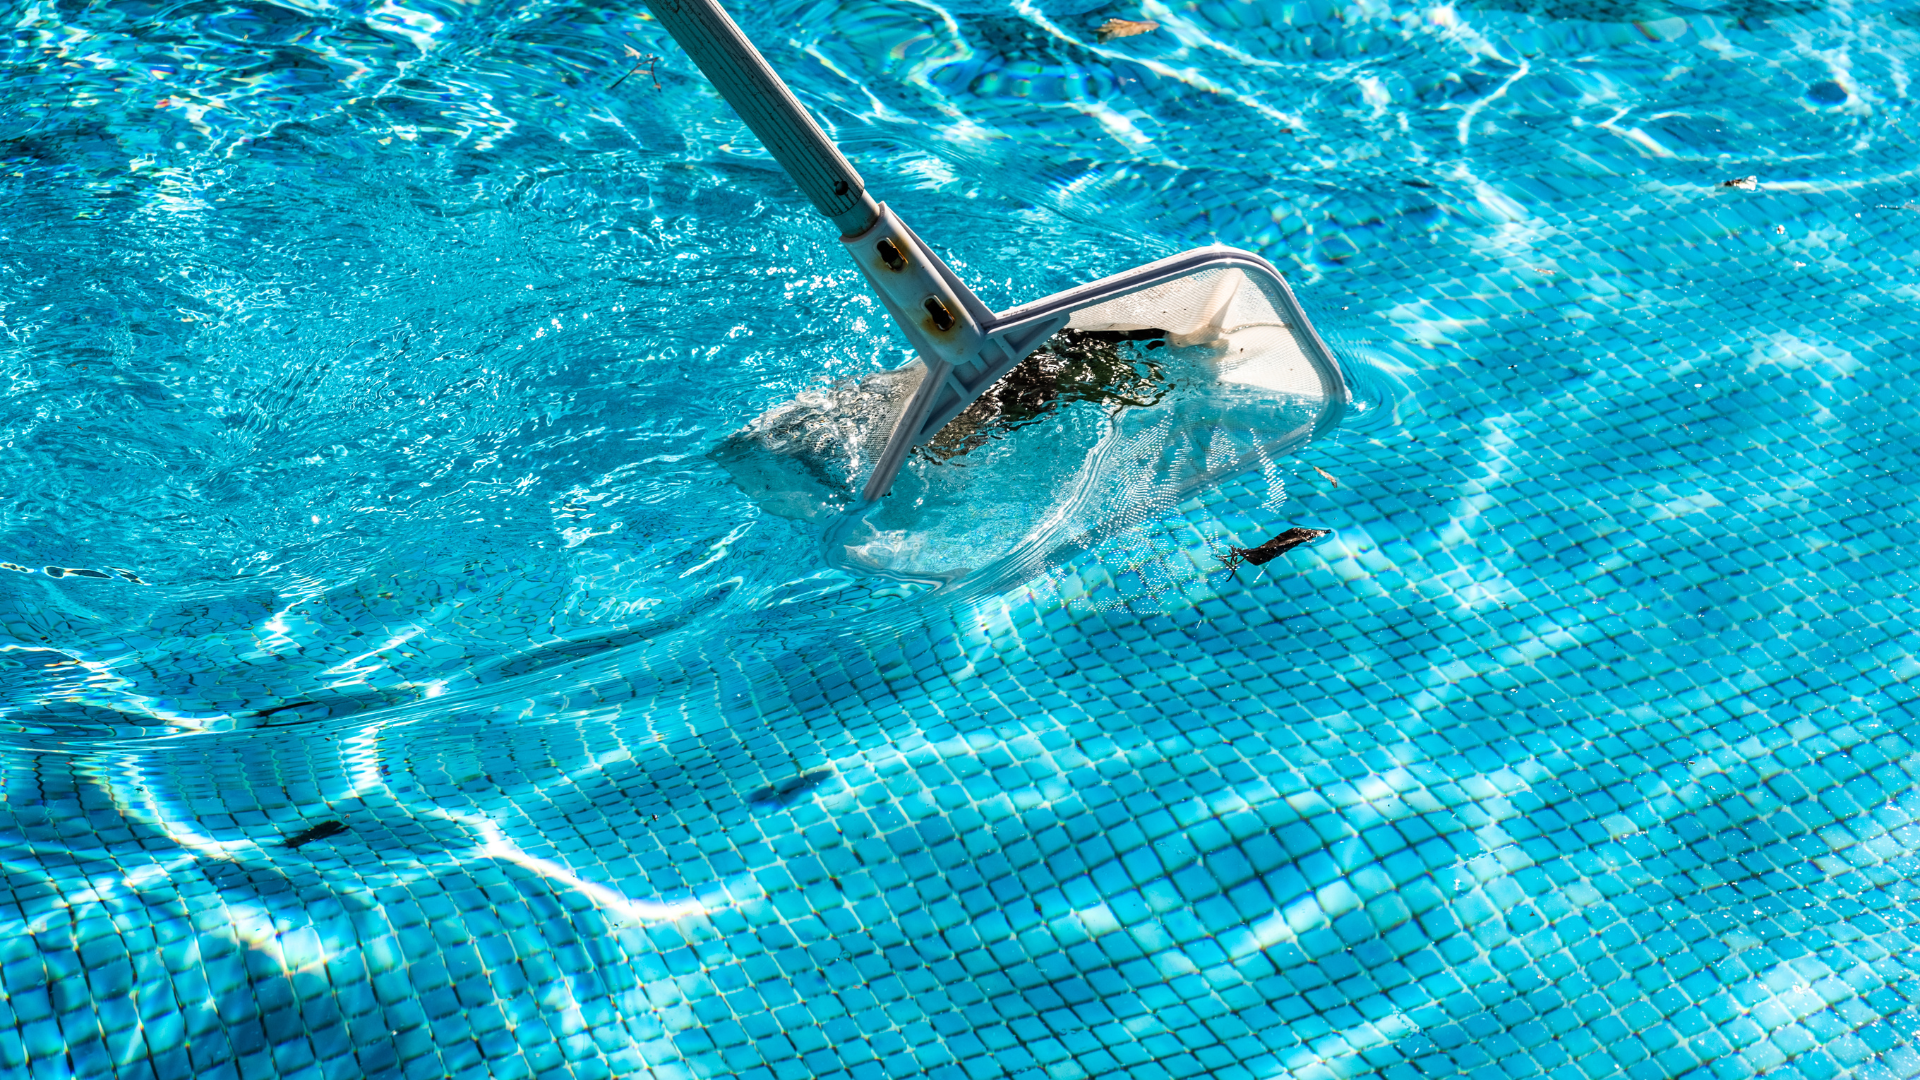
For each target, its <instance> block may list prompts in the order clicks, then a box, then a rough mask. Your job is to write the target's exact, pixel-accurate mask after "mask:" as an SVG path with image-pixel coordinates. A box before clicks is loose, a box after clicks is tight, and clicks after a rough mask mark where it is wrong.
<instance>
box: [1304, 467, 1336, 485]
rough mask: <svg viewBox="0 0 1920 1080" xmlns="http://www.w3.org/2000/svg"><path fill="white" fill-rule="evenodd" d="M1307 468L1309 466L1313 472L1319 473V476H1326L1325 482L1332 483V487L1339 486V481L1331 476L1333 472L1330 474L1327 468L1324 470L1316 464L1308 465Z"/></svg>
mask: <svg viewBox="0 0 1920 1080" xmlns="http://www.w3.org/2000/svg"><path fill="white" fill-rule="evenodd" d="M1309 468H1311V469H1312V470H1313V471H1314V472H1317V473H1319V474H1320V475H1321V476H1324V477H1326V478H1327V483H1329V484H1332V485H1333V486H1334V487H1339V486H1340V481H1338V480H1335V479H1334V478H1333V474H1332V473H1330V472H1328V471H1327V470H1325V469H1323V468H1321V467H1320V466H1318V465H1312V466H1309Z"/></svg>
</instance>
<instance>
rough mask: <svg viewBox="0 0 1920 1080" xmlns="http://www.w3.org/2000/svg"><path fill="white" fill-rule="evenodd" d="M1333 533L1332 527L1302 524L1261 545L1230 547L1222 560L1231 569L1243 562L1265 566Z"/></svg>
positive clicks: (1237, 567)
mask: <svg viewBox="0 0 1920 1080" xmlns="http://www.w3.org/2000/svg"><path fill="white" fill-rule="evenodd" d="M1332 535H1333V530H1332V529H1308V528H1305V527H1302V526H1295V527H1293V528H1291V529H1288V530H1287V531H1286V532H1283V533H1281V534H1280V535H1279V536H1276V537H1274V538H1273V539H1271V540H1268V541H1267V542H1266V543H1264V544H1261V545H1260V546H1259V547H1250V548H1243V547H1231V548H1228V549H1227V554H1225V555H1222V556H1221V557H1220V561H1221V562H1222V563H1223V564H1225V565H1226V568H1227V569H1229V570H1237V569H1239V567H1240V564H1241V563H1243V562H1246V563H1252V564H1253V565H1255V566H1264V565H1266V564H1267V563H1270V562H1272V561H1273V560H1275V559H1277V558H1279V557H1280V556H1281V555H1284V554H1285V553H1287V552H1289V551H1292V550H1293V549H1294V548H1297V547H1299V546H1300V545H1302V544H1312V543H1316V542H1318V541H1319V540H1320V539H1321V538H1323V537H1327V536H1332Z"/></svg>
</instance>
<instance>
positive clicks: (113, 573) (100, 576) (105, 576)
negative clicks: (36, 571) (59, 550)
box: [0, 562, 146, 585]
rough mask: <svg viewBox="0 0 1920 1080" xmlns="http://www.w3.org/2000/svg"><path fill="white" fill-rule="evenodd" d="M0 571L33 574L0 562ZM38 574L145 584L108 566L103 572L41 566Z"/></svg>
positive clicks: (26, 568)
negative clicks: (116, 579)
mask: <svg viewBox="0 0 1920 1080" xmlns="http://www.w3.org/2000/svg"><path fill="white" fill-rule="evenodd" d="M0 570H11V571H13V572H14V573H16V574H31V573H33V567H31V566H21V565H20V564H19V563H15V562H0ZM40 572H41V573H43V574H45V575H47V576H48V577H50V578H68V577H75V578H92V579H94V580H96V581H112V580H113V579H114V578H119V579H121V580H123V581H131V582H133V583H134V584H135V585H145V584H146V582H145V581H142V580H140V575H139V574H136V573H134V572H133V571H131V570H122V569H120V568H119V567H116V566H109V567H107V568H106V569H105V570H94V569H90V568H88V567H85V566H43V567H41V568H40Z"/></svg>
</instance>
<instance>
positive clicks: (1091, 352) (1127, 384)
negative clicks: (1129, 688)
mask: <svg viewBox="0 0 1920 1080" xmlns="http://www.w3.org/2000/svg"><path fill="white" fill-rule="evenodd" d="M1284 310H1285V308H1284V305H1283V304H1281V302H1280V300H1279V298H1278V297H1277V296H1276V295H1275V287H1274V286H1273V285H1272V284H1270V283H1267V282H1262V281H1258V280H1256V279H1254V278H1252V277H1250V276H1249V275H1247V274H1245V273H1243V272H1242V271H1240V270H1238V269H1234V268H1218V267H1216V268H1208V269H1203V270H1200V271H1198V272H1195V273H1193V274H1189V275H1187V276H1185V277H1181V278H1178V279H1175V280H1173V281H1170V282H1165V283H1163V284H1161V285H1158V286H1155V287H1153V288H1150V289H1145V290H1142V291H1139V292H1136V293H1133V294H1130V295H1126V296H1122V297H1119V298H1116V299H1112V300H1108V301H1105V302H1103V303H1100V304H1097V305H1094V306H1091V307H1088V308H1085V309H1082V310H1080V311H1078V312H1075V313H1074V315H1073V317H1072V320H1071V323H1070V324H1069V328H1068V329H1065V330H1062V331H1061V332H1060V333H1058V334H1056V335H1055V336H1054V337H1053V338H1052V339H1051V340H1049V341H1048V342H1047V343H1046V344H1045V345H1044V346H1043V347H1041V348H1040V349H1038V350H1036V351H1035V352H1034V353H1033V354H1032V355H1030V356H1028V357H1027V358H1026V359H1025V360H1024V361H1022V362H1021V363H1020V364H1019V365H1018V366H1016V367H1015V368H1014V369H1013V370H1012V371H1010V372H1008V374H1007V375H1006V376H1004V377H1003V378H1002V379H1000V381H999V382H998V383H997V384H995V385H994V386H993V387H992V389H990V390H989V391H987V392H986V393H985V394H983V395H982V396H981V397H980V398H979V399H977V400H976V401H974V402H973V403H972V405H970V406H969V407H968V408H967V409H966V410H965V411H963V412H962V413H961V414H960V415H959V416H957V417H955V418H954V420H952V421H951V422H949V423H948V424H947V425H946V426H945V427H944V428H943V429H942V430H941V431H940V432H939V433H938V434H937V435H936V436H935V437H934V438H932V439H931V440H929V441H928V442H927V443H926V444H925V445H923V446H921V447H918V448H917V449H916V451H915V453H914V454H913V456H912V457H911V459H910V460H909V462H908V464H907V466H906V467H905V468H904V469H903V470H902V471H901V473H900V475H899V477H898V478H897V479H896V480H895V481H894V485H893V490H892V492H891V494H889V495H888V496H887V497H885V498H883V499H881V500H880V501H879V502H878V504H877V505H874V506H871V507H856V506H855V497H854V493H855V492H856V490H857V484H858V481H859V478H860V476H861V475H862V473H863V471H864V470H865V469H866V468H867V467H868V465H869V463H870V462H871V461H872V460H873V459H874V457H876V456H877V455H878V453H879V451H880V449H881V448H882V447H883V446H884V444H885V437H886V433H887V432H889V431H890V430H891V427H892V424H893V422H894V421H895V420H897V418H898V416H899V415H900V412H901V410H902V409H903V408H904V406H905V403H906V400H907V398H908V397H909V396H911V394H912V392H913V390H914V389H915V388H916V387H917V386H918V384H919V381H920V379H922V378H924V376H925V370H926V369H925V368H924V367H923V366H922V365H920V364H919V363H917V362H916V363H914V364H910V365H908V366H906V367H904V368H901V369H898V370H896V371H891V372H885V373H882V374H879V375H876V376H873V377H871V378H869V379H867V380H865V381H863V382H861V383H860V384H858V385H855V386H843V387H838V388H835V389H833V390H831V391H827V392H821V393H814V394H809V395H804V396H802V397H801V398H798V399H796V400H795V401H793V402H791V403H788V404H786V405H783V406H781V407H779V408H776V409H774V410H771V411H769V412H768V413H767V414H765V415H763V416H762V417H760V418H759V419H757V420H756V421H754V423H753V424H751V425H749V426H748V427H747V428H745V429H743V430H741V431H739V432H736V433H735V434H733V435H732V436H730V437H728V439H726V440H725V441H724V442H723V443H722V444H721V446H720V447H719V448H717V449H716V450H715V451H714V453H713V456H714V458H715V459H716V460H718V461H719V462H720V463H721V464H723V465H724V466H725V467H726V468H727V469H728V470H729V471H730V472H731V473H732V475H733V477H734V479H735V482H736V483H738V484H739V485H740V487H741V488H742V490H744V491H746V492H747V493H748V494H750V495H751V496H752V497H753V498H754V499H755V500H756V501H757V502H758V503H759V504H760V505H761V507H762V508H763V509H765V510H766V511H768V512H769V513H773V514H778V515H781V516H784V517H790V518H795V519H799V520H804V521H809V522H814V523H818V524H821V525H823V526H826V531H827V557H828V560H829V561H830V562H832V563H834V564H835V565H838V566H840V567H841V568H843V569H847V570H852V571H854V572H858V573H865V574H878V575H882V576H891V577H899V578H904V579H914V580H922V581H955V580H958V579H960V578H963V577H966V576H968V575H970V574H976V573H981V572H987V573H988V576H990V577H992V578H994V579H996V580H998V579H1002V578H1006V579H1012V578H1019V577H1024V576H1027V575H1029V574H1031V572H1033V571H1034V570H1036V569H1038V568H1039V567H1041V566H1043V565H1045V564H1047V563H1048V562H1050V561H1053V560H1056V559H1057V558H1058V557H1060V555H1061V554H1062V553H1063V552H1065V551H1069V550H1083V549H1086V548H1088V547H1091V546H1093V545H1096V544H1101V543H1104V542H1108V541H1110V540H1112V539H1114V538H1116V537H1124V536H1127V535H1129V534H1130V533H1132V532H1134V531H1137V530H1138V527H1139V526H1141V525H1143V524H1145V523H1147V522H1150V521H1154V520H1157V519H1159V518H1162V517H1164V516H1166V515H1167V514H1169V513H1171V512H1172V511H1173V510H1174V509H1175V508H1176V507H1177V506H1178V505H1179V504H1180V502H1181V501H1182V499H1184V498H1186V497H1187V496H1188V495H1189V494H1190V493H1191V492H1193V491H1194V490H1195V489H1197V488H1199V487H1201V486H1203V485H1204V484H1206V483H1207V481H1208V480H1209V478H1213V479H1216V480H1217V479H1218V478H1221V477H1224V476H1228V475H1232V474H1234V473H1236V472H1241V471H1244V470H1246V469H1248V468H1249V467H1252V466H1255V465H1258V466H1260V467H1262V468H1263V469H1264V470H1266V471H1267V472H1269V473H1270V472H1271V465H1272V462H1273V461H1274V460H1275V459H1276V458H1277V457H1278V456H1279V455H1282V454H1284V453H1286V452H1287V451H1288V450H1289V449H1291V448H1292V447H1294V446H1297V445H1298V444H1300V443H1301V442H1304V441H1305V440H1306V439H1308V438H1309V437H1311V436H1312V434H1313V432H1314V431H1315V430H1316V429H1317V428H1318V427H1319V425H1320V424H1321V422H1322V421H1323V419H1324V418H1325V417H1326V415H1327V413H1328V410H1329V409H1330V408H1333V407H1336V405H1335V403H1334V402H1332V401H1330V400H1329V398H1328V396H1327V394H1326V389H1325V383H1324V381H1323V379H1322V377H1321V375H1320V374H1319V372H1318V371H1317V370H1316V369H1315V367H1314V365H1313V364H1312V362H1311V361H1310V360H1309V359H1308V354H1307V352H1306V349H1305V347H1304V345H1303V342H1302V340H1301V335H1302V333H1303V332H1304V331H1303V328H1301V327H1297V326H1294V325H1290V324H1289V322H1288V321H1287V320H1286V319H1285V318H1284V317H1283V315H1282V312H1283V311H1284ZM1276 498H1284V495H1283V494H1280V493H1276V494H1275V495H1273V496H1270V497H1269V501H1273V500H1274V499H1276ZM850 511H851V512H850ZM1191 547H1192V545H1191V544H1189V545H1186V547H1184V548H1182V549H1181V550H1183V551H1184V550H1187V548H1191ZM1207 547H1208V545H1206V544H1202V545H1201V549H1203V550H1205V549H1207ZM1204 562H1206V560H1195V559H1193V558H1191V557H1186V558H1181V557H1173V558H1171V561H1170V559H1169V556H1168V555H1167V554H1166V553H1160V554H1157V555H1155V556H1153V557H1152V558H1150V559H1149V560H1148V564H1149V565H1147V566H1146V568H1145V569H1143V571H1142V573H1143V574H1146V575H1147V576H1148V577H1149V578H1151V579H1152V580H1153V581H1154V582H1156V583H1162V585H1163V586H1164V587H1171V584H1170V583H1173V582H1177V581H1181V580H1185V579H1187V578H1190V577H1192V576H1193V574H1194V573H1198V572H1202V571H1203V570H1204V569H1207V568H1212V569H1217V568H1218V563H1217V560H1215V561H1213V562H1212V564H1211V566H1210V567H1208V566H1203V565H1202V564H1203V563H1204ZM990 568H991V569H990ZM1143 580H1145V579H1143ZM1136 591H1137V592H1142V594H1145V593H1151V592H1152V591H1153V590H1152V589H1145V590H1143V591H1142V590H1136Z"/></svg>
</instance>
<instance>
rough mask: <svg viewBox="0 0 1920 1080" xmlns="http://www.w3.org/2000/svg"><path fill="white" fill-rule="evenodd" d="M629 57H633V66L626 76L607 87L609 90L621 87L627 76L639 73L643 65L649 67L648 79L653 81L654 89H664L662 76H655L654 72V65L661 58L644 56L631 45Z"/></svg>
mask: <svg viewBox="0 0 1920 1080" xmlns="http://www.w3.org/2000/svg"><path fill="white" fill-rule="evenodd" d="M627 55H628V56H631V57H633V66H632V67H630V68H628V69H627V74H626V75H622V76H620V77H619V78H617V79H615V80H613V82H611V83H609V84H608V85H607V89H609V90H611V89H613V88H614V87H616V86H619V85H620V84H621V83H623V82H626V81H627V75H632V74H633V73H634V72H636V71H639V70H640V65H641V64H645V65H647V75H648V77H650V78H651V79H653V88H654V89H655V90H659V89H662V87H661V86H660V76H658V75H656V74H654V71H653V65H654V64H656V63H659V61H660V58H659V57H657V56H652V55H647V56H642V55H641V54H640V50H639V49H636V48H634V47H633V46H631V45H629V46H627Z"/></svg>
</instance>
